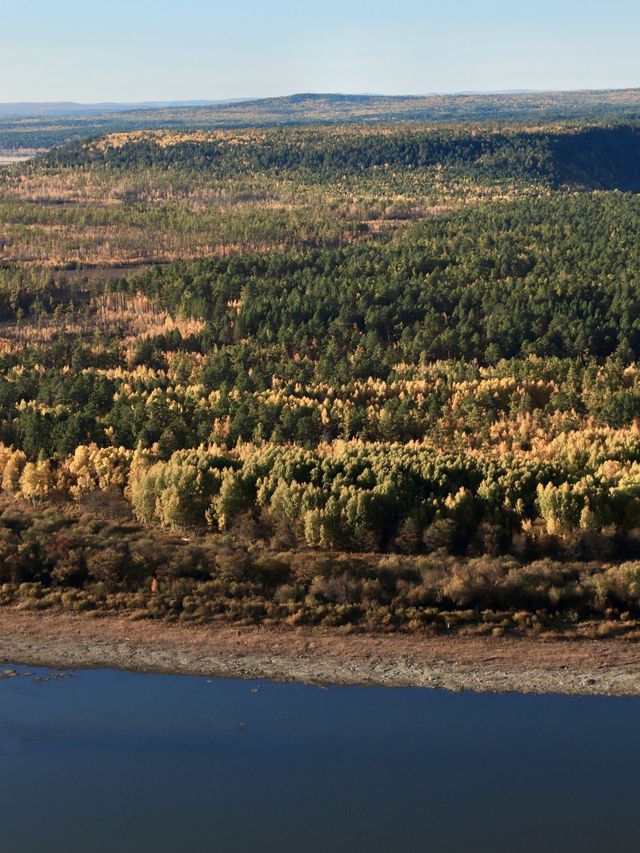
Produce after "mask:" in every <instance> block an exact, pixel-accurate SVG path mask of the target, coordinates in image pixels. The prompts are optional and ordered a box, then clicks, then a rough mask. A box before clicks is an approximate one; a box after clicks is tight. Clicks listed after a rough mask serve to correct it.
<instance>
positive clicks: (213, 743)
mask: <svg viewBox="0 0 640 853" xmlns="http://www.w3.org/2000/svg"><path fill="white" fill-rule="evenodd" d="M2 669H6V668H5V667H2ZM15 669H16V672H17V674H16V675H15V676H10V673H7V677H4V678H3V679H2V680H0V768H1V771H0V827H1V829H0V849H1V850H2V853H36V851H37V853H43V851H44V853H76V851H77V853H85V852H87V853H88V851H91V853H103V851H104V853H106V851H109V853H116V851H117V853H129V851H131V853H133V851H136V853H142V851H149V853H164V851H167V853H168V851H180V852H181V853H191V851H193V853H196V851H198V853H201V851H215V852H216V853H226V851H233V853H244V851H256V850H260V851H274V853H276V851H277V853H288V851H292V853H293V851H296V853H297V851H302V853H315V851H338V853H340V852H341V851H350V853H360V851H362V853H364V851H367V853H377V851H380V853H383V851H384V853H396V852H397V853H413V851H416V853H418V851H420V853H423V851H433V853H453V852H454V851H455V853H462V851H465V853H467V851H473V853H484V851H486V853H502V851H504V853H507V851H509V853H514V851H518V853H529V851H531V853H533V851H536V853H540V851H544V853H550V851H563V853H568V852H569V853H570V851H580V853H590V851H593V853H595V852H596V851H598V853H601V851H605V850H616V851H617V853H625V851H634V853H635V851H637V850H638V830H637V819H636V814H637V812H636V809H637V802H638V793H639V782H638V766H640V743H639V736H638V729H639V726H638V722H639V720H640V699H637V698H624V699H619V698H607V697H566V696H557V695H550V696H536V695H517V694H474V693H447V692H444V691H436V690H433V691H431V690H419V689H402V690H400V689H389V688H361V687H335V688H329V689H322V688H317V687H311V686H302V685H295V684H274V683H269V682H256V681H251V682H247V681H237V680H221V679H218V680H209V679H205V678H192V677H184V676H175V677H173V676H161V675H138V674H132V673H123V672H115V671H109V670H95V671H90V670H87V671H77V672H73V673H64V674H60V673H52V672H50V671H46V670H41V669H32V668H31V669H27V667H23V666H16V667H15ZM0 671H1V669H0ZM61 675H62V676H64V677H60V676H61ZM9 676H10V677H9Z"/></svg>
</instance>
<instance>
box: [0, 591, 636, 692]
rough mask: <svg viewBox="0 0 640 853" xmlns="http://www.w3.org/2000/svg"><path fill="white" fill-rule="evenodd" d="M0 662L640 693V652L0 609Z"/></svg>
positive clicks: (617, 645)
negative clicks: (192, 623) (191, 623)
mask: <svg viewBox="0 0 640 853" xmlns="http://www.w3.org/2000/svg"><path fill="white" fill-rule="evenodd" d="M0 661H2V662H3V663H6V662H14V663H22V664H27V665H31V666H36V665H40V666H48V667H53V668H63V669H79V668H83V667H110V668H117V669H126V670H136V671H140V672H161V673H181V674H192V675H205V676H209V677H215V676H221V677H229V678H269V679H275V680H280V681H300V682H306V683H316V684H361V685H384V686H389V687H410V686H413V687H431V688H444V689H446V690H476V691H507V690H509V691H511V690H517V691H520V692H526V693H574V694H613V695H640V644H636V643H633V642H627V641H624V640H620V639H615V640H572V641H561V640H552V639H544V638H542V639H532V638H524V639H508V638H502V637H497V638H477V637H474V638H462V637H451V638H449V637H444V638H441V637H437V638H425V637H417V636H403V635H382V636H378V635H371V634H344V633H342V632H340V631H330V630H328V629H310V628H304V629H293V628H291V629H278V630H276V629H269V628H236V627H232V626H206V627H203V626H198V627H192V626H182V625H171V624H165V623H162V622H148V621H144V622H137V621H131V620H130V619H128V618H125V617H104V618H91V617H87V616H79V615H67V614H57V613H50V612H47V613H44V614H40V613H30V612H24V611H17V610H14V609H10V608H2V609H0Z"/></svg>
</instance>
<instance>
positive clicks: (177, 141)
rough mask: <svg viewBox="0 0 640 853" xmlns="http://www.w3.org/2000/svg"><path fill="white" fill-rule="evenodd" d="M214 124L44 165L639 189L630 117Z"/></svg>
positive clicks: (104, 142) (139, 136) (93, 148)
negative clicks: (434, 175)
mask: <svg viewBox="0 0 640 853" xmlns="http://www.w3.org/2000/svg"><path fill="white" fill-rule="evenodd" d="M236 143H237V136H236V134H234V133H228V132H227V133H225V132H221V131H210V132H207V131H197V132H194V133H185V132H183V131H181V132H178V133H177V132H175V131H137V132H131V133H129V134H115V135H112V136H106V137H102V138H101V139H99V140H93V141H89V142H77V143H70V144H69V145H67V146H65V147H62V148H58V149H56V150H54V151H51V152H49V153H48V154H47V155H46V156H45V157H44V158H43V159H42V161H41V163H42V165H43V166H44V167H48V166H51V165H53V166H57V167H60V166H62V167H75V166H88V165H91V164H97V165H109V167H111V168H112V169H113V168H116V169H128V168H132V167H133V168H151V167H153V168H159V169H168V168H174V167H178V168H183V169H188V170H191V171H206V172H209V173H211V174H215V175H217V176H219V177H227V178H228V177H234V176H239V175H243V174H245V175H246V174H249V173H253V174H258V173H263V174H267V175H272V176H273V175H286V174H293V173H300V174H304V175H313V176H314V180H316V181H334V180H335V179H336V178H337V177H338V176H340V175H357V174H364V173H366V172H368V171H370V170H373V171H376V170H386V169H395V170H406V169H409V170H411V169H432V168H434V167H438V168H440V169H443V170H446V171H447V173H448V174H449V175H450V176H457V177H459V178H462V177H465V178H470V179H473V180H475V181H490V182H494V181H505V182H510V181H518V182H525V183H530V182H535V183H541V184H544V185H546V186H548V187H554V188H560V187H574V188H584V189H603V190H613V189H618V190H625V191H632V192H638V191H640V123H622V122H617V123H600V124H596V123H595V122H591V123H583V124H575V125H562V124H552V125H549V126H547V127H536V128H523V127H520V126H518V125H511V126H504V127H502V128H500V129H493V128H482V127H480V126H478V125H476V126H473V127H469V126H465V125H460V126H458V127H456V128H452V127H445V126H440V127H435V128H434V127H428V126H425V125H421V124H417V123H416V124H400V125H398V126H396V127H395V128H394V129H393V131H390V129H389V128H387V127H379V126H371V125H364V126H363V125H353V124H352V125H349V124H347V125H342V126H340V127H335V128H316V127H310V128H309V127H307V128H305V127H288V128H262V129H258V130H255V131H252V130H249V129H246V130H245V131H244V132H243V133H242V145H238V144H236Z"/></svg>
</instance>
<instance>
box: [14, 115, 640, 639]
mask: <svg viewBox="0 0 640 853" xmlns="http://www.w3.org/2000/svg"><path fill="white" fill-rule="evenodd" d="M639 153H640V127H639V126H637V125H635V124H633V123H625V124H605V123H591V124H587V123H585V122H581V123H577V124H571V125H568V124H558V123H556V124H554V125H548V126H546V127H537V128H535V129H524V128H522V127H518V126H504V127H502V128H495V127H488V126H479V125H476V126H474V127H469V126H460V127H447V128H442V127H440V128H433V127H431V128H429V127H425V126H423V125H415V124H408V123H405V124H401V125H394V126H385V127H380V126H373V127H366V128H361V127H352V126H345V127H331V128H325V129H322V128H319V127H315V128H270V129H263V130H246V131H245V130H243V131H238V132H231V131H226V132H215V133H211V132H196V133H180V134H176V133H173V132H168V131H163V132H161V133H156V132H149V131H145V132H141V133H137V132H136V133H133V134H130V133H126V134H121V135H115V136H114V135H111V136H107V137H103V138H98V139H93V140H91V141H89V142H82V143H72V144H70V145H69V146H66V147H63V148H60V149H54V150H53V151H51V152H50V153H49V154H47V155H46V156H44V157H42V158H40V159H38V160H36V161H34V162H31V163H27V164H23V165H19V166H14V167H11V168H9V169H7V170H6V171H5V172H4V174H2V175H1V176H0V210H1V211H2V213H3V226H2V231H1V232H0V258H1V259H2V267H0V371H1V372H2V379H3V381H2V382H1V383H0V492H1V495H0V593H1V596H2V598H1V599H0V600H2V601H4V602H6V603H9V602H13V603H16V602H18V603H21V605H22V606H33V607H46V606H50V605H54V604H55V605H56V606H68V607H71V608H72V609H79V610H83V609H95V608H105V607H107V608H111V609H129V610H131V609H133V610H135V611H136V612H139V613H140V614H144V615H147V616H154V617H160V616H163V617H169V618H181V619H187V620H189V619H195V620H200V621H202V620H207V619H211V618H233V619H238V620H243V621H265V620H267V621H289V622H293V623H296V622H320V623H323V624H328V625H338V624H360V625H364V626H368V627H376V628H383V627H389V628H402V629H408V630H444V629H445V626H451V625H459V626H461V627H465V626H466V627H469V626H474V630H481V631H493V632H498V633H499V632H502V631H503V630H514V631H515V630H539V629H540V628H542V627H547V628H551V627H553V628H554V629H562V630H574V628H575V626H576V625H582V624H583V623H584V624H586V623H591V622H593V623H594V625H596V626H597V625H599V626H600V628H598V627H595V628H593V630H594V631H596V633H597V632H598V631H599V630H600V629H602V631H605V632H613V633H616V632H625V633H633V631H635V630H636V627H637V623H636V619H640V595H639V592H638V577H640V575H639V572H640V568H639V566H640V562H638V561H639V560H640V200H639V198H638V195H637V194H636V192H635V191H636V190H638V189H639V188H640V165H639V164H640V157H638V154H639ZM572 626H573V627H572ZM603 626H604V627H603Z"/></svg>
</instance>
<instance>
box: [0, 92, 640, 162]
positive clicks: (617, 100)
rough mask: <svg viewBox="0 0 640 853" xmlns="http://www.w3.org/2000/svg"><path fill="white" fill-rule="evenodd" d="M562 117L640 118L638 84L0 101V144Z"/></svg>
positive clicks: (554, 119)
mask: <svg viewBox="0 0 640 853" xmlns="http://www.w3.org/2000/svg"><path fill="white" fill-rule="evenodd" d="M563 121H574V122H575V121H579V122H582V121H633V122H635V121H640V89H608V90H580V91H567V92H557V91H549V92H526V91H525V92H522V91H514V92H493V93H473V92H467V93H465V92H460V93H458V94H440V95H438V94H433V95H419V96H418V95H395V96H389V95H370V94H344V93H321V92H300V93H297V94H294V95H284V96H281V97H274V98H254V99H238V100H226V101H205V100H202V101H182V102H146V103H145V102H141V103H137V104H117V103H106V104H76V103H72V102H65V103H58V104H28V103H23V104H0V148H34V149H44V148H51V147H53V146H55V145H61V144H64V143H65V142H68V141H70V140H74V139H86V138H88V137H91V136H99V135H102V134H105V133H113V132H129V131H134V130H215V129H240V128H246V127H276V126H287V125H311V124H316V125H328V124H351V123H369V124H375V123H378V124H382V123H389V122H422V123H424V124H439V123H449V124H456V123H459V122H476V123H487V122H489V123H509V122H527V123H529V122H531V123H536V124H539V123H541V122H542V123H548V122H563Z"/></svg>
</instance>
